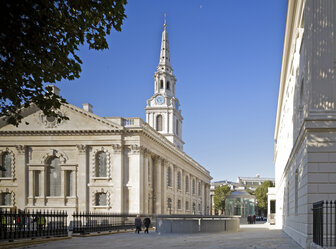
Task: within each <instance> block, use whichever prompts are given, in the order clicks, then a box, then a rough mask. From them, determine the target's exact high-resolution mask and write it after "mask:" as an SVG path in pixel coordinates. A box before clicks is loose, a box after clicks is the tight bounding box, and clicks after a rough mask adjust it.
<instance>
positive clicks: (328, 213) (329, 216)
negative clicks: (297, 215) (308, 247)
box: [313, 201, 336, 247]
mask: <svg viewBox="0 0 336 249" xmlns="http://www.w3.org/2000/svg"><path fill="white" fill-rule="evenodd" d="M313 242H314V243H315V244H317V245H319V246H322V247H323V246H326V247H328V246H336V201H319V202H315V203H314V204H313Z"/></svg>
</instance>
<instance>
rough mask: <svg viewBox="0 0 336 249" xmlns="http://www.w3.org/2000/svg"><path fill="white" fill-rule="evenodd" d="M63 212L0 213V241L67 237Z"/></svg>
mask: <svg viewBox="0 0 336 249" xmlns="http://www.w3.org/2000/svg"><path fill="white" fill-rule="evenodd" d="M67 217H68V215H67V213H66V212H64V211H35V212H34V211H32V212H29V211H27V212H26V211H19V212H16V211H15V212H13V211H7V210H5V211H0V223H1V226H0V240H9V241H12V240H14V239H21V238H34V237H50V236H67V235H68V231H67Z"/></svg>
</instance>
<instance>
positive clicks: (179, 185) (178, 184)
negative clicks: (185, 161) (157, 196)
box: [177, 171, 181, 190]
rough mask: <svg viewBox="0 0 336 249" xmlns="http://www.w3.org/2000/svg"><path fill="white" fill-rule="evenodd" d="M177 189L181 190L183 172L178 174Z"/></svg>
mask: <svg viewBox="0 0 336 249" xmlns="http://www.w3.org/2000/svg"><path fill="white" fill-rule="evenodd" d="M177 189H178V190H181V172H180V171H179V172H177Z"/></svg>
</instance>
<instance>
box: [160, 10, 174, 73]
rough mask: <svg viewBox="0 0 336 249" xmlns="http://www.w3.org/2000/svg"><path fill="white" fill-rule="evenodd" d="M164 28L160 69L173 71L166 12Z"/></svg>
mask: <svg viewBox="0 0 336 249" xmlns="http://www.w3.org/2000/svg"><path fill="white" fill-rule="evenodd" d="M163 26H164V30H163V32H162V40H161V52H160V62H159V66H158V69H159V70H160V71H161V70H163V71H166V69H169V70H168V71H171V69H172V68H171V65H170V54H169V43H168V33H167V21H166V14H165V15H164V25H163Z"/></svg>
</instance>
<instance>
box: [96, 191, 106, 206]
mask: <svg viewBox="0 0 336 249" xmlns="http://www.w3.org/2000/svg"><path fill="white" fill-rule="evenodd" d="M106 203H107V202H106V193H97V194H96V206H106Z"/></svg>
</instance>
